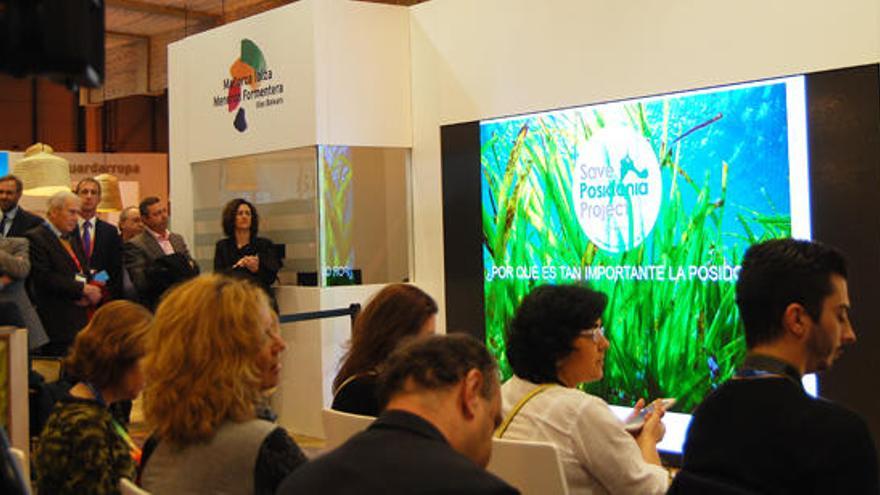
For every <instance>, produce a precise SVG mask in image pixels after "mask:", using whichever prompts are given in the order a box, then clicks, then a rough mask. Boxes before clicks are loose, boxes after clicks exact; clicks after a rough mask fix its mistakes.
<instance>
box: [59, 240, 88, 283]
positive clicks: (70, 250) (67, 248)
mask: <svg viewBox="0 0 880 495" xmlns="http://www.w3.org/2000/svg"><path fill="white" fill-rule="evenodd" d="M58 240H59V241H61V245H62V246H64V250H65V251H67V254H69V255H70V258H71V259H72V260H73V262H74V263H75V264H76V269H77V270H79V273H82V274H85V272H84V271H83V267H82V264H81V263H80V262H79V258H78V257H77V256H76V253H74V252H73V248H72V247H71V246H70V241H68V240H67V239H63V238H60V237H59V238H58Z"/></svg>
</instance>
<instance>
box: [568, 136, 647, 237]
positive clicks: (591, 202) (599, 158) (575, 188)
mask: <svg viewBox="0 0 880 495" xmlns="http://www.w3.org/2000/svg"><path fill="white" fill-rule="evenodd" d="M577 151H578V158H577V160H576V161H575V169H574V170H573V173H572V178H573V182H574V183H573V185H572V189H571V194H572V204H574V205H575V209H576V214H577V217H578V220H579V222H580V224H581V228H582V229H583V230H584V233H585V234H586V235H587V237H588V238H589V239H590V241H592V242H593V244H595V245H596V246H597V247H598V248H599V249H602V250H604V251H609V252H613V253H619V252H623V251H627V250H629V249H632V248H634V247H636V246H638V245H639V244H641V243H642V242H643V241H644V240H645V238H646V237H647V236H648V234H650V233H651V230H652V229H653V228H654V224H655V223H656V221H657V215H658V213H659V212H660V200H661V189H662V186H663V182H662V179H661V177H660V164H659V163H658V161H657V156H656V155H655V154H654V149H653V148H652V147H651V144H650V143H649V142H648V141H647V140H646V139H645V138H644V137H643V136H642V135H641V134H639V133H637V132H636V131H635V130H633V129H632V128H630V127H625V126H615V127H605V128H602V129H600V130H598V131H597V132H596V133H594V134H593V135H592V136H590V138H589V139H588V140H587V141H586V142H582V143H580V144H579V145H578V149H577Z"/></svg>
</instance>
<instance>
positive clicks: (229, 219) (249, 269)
mask: <svg viewBox="0 0 880 495" xmlns="http://www.w3.org/2000/svg"><path fill="white" fill-rule="evenodd" d="M222 223H223V233H224V234H226V237H224V238H223V239H220V240H219V241H217V244H216V245H215V246H214V272H215V273H223V274H225V275H230V276H233V277H238V278H244V279H247V280H250V281H252V282H254V283H256V284H257V285H259V286H260V287H261V288H262V289H263V290H264V291H265V292H266V295H268V296H269V302H270V304H271V305H272V308H273V309H275V311H276V312H277V311H278V304H277V303H276V302H275V296H274V294H273V293H272V287H271V286H272V284H273V283H274V282H275V279H276V278H277V276H278V270H280V269H281V260H279V259H278V256H276V254H275V248H274V247H273V244H272V241H270V240H269V239H266V238H265V237H258V236H257V234H258V233H259V231H260V215H259V214H258V213H257V208H256V207H255V206H254V205H253V204H251V202H250V201H248V200H246V199H243V198H236V199H233V200H232V201H230V202H228V203H226V206H225V207H224V208H223V220H222Z"/></svg>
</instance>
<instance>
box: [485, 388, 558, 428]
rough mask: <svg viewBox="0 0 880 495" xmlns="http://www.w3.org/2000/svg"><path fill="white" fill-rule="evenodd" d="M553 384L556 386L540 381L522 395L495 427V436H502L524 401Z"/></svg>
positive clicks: (523, 404) (524, 403)
mask: <svg viewBox="0 0 880 495" xmlns="http://www.w3.org/2000/svg"><path fill="white" fill-rule="evenodd" d="M555 386H556V384H555V383H542V384H541V385H538V386H537V387H535V388H533V389H532V390H531V391H530V392H529V393H527V394H526V395H525V396H523V398H522V399H520V400H519V402H517V403H516V405H515V406H513V409H511V410H510V414H508V415H507V417H506V418H504V422H502V423H501V424H500V425H499V426H498V428H496V429H495V438H501V437H503V436H504V433H505V432H506V431H507V428H509V427H510V423H513V418H515V417H516V415H517V414H518V413H519V411H520V409H522V408H523V406H525V405H526V402H528V401H530V400H532V397H534V396H536V395H538V394H540V393H541V392H543V391H545V390H547V389H548V388H550V387H555Z"/></svg>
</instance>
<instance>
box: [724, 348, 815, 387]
mask: <svg viewBox="0 0 880 495" xmlns="http://www.w3.org/2000/svg"><path fill="white" fill-rule="evenodd" d="M734 378H736V379H741V380H749V379H760V378H787V379H789V380H791V381H792V382H793V383H795V384H797V386H798V387H800V388H801V389H803V384H802V383H801V374H800V373H799V372H798V370H796V369H795V368H794V367H793V366H791V365H790V364H788V363H784V362H782V361H779V360H776V359H773V358H768V357H766V356H749V357H747V358H746V361H745V363H743V367H742V369H740V370H739V371H738V372H737V373H736V375H734Z"/></svg>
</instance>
